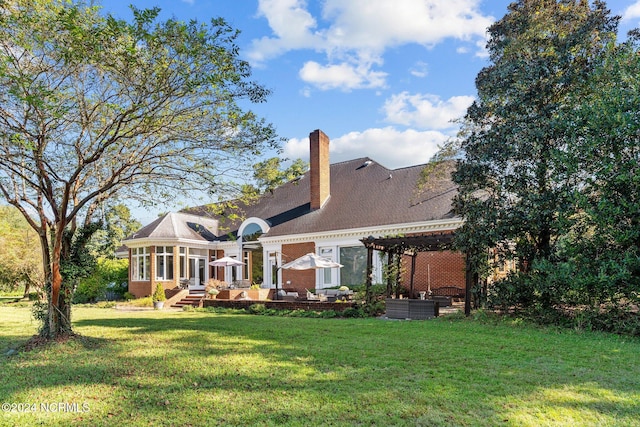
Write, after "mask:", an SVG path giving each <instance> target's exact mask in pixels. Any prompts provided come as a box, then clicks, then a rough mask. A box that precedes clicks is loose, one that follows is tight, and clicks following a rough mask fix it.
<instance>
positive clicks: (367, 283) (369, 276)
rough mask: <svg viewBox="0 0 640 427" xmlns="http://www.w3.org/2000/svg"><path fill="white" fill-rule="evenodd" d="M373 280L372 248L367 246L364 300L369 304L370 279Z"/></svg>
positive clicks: (370, 297) (370, 296) (370, 299)
mask: <svg viewBox="0 0 640 427" xmlns="http://www.w3.org/2000/svg"><path fill="white" fill-rule="evenodd" d="M372 280H373V248H372V247H368V248H367V278H366V280H365V287H364V289H365V301H366V302H367V304H371V301H372V300H373V298H372V295H371V281H372Z"/></svg>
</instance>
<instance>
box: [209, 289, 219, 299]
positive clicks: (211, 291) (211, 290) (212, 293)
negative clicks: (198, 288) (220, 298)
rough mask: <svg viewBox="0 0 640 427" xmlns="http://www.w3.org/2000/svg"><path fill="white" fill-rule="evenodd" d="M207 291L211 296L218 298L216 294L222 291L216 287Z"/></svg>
mask: <svg viewBox="0 0 640 427" xmlns="http://www.w3.org/2000/svg"><path fill="white" fill-rule="evenodd" d="M207 293H208V294H209V298H211V299H216V296H217V295H218V294H219V293H220V291H219V290H217V289H216V288H211V289H209V290H208V291H207Z"/></svg>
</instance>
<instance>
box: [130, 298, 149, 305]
mask: <svg viewBox="0 0 640 427" xmlns="http://www.w3.org/2000/svg"><path fill="white" fill-rule="evenodd" d="M127 304H128V305H132V306H134V307H152V306H153V301H152V300H151V297H144V298H138V299H133V300H131V301H129V302H128V303H127Z"/></svg>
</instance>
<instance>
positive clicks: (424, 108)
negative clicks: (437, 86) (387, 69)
mask: <svg viewBox="0 0 640 427" xmlns="http://www.w3.org/2000/svg"><path fill="white" fill-rule="evenodd" d="M473 100H474V98H473V97H472V96H453V97H451V98H449V99H447V100H442V99H441V98H440V97H439V96H437V95H430V94H414V95H411V94H409V93H408V92H401V93H399V94H396V95H393V96H391V97H390V98H388V99H387V100H386V101H385V103H384V106H383V107H382V109H383V111H384V113H385V115H386V117H385V121H387V122H389V123H393V124H399V125H404V126H416V127H419V128H423V129H427V128H429V129H451V128H453V127H457V125H456V124H455V123H453V122H452V121H453V120H455V119H458V118H460V117H462V116H464V114H465V112H466V111H467V108H468V107H469V106H470V105H471V103H472V102H473Z"/></svg>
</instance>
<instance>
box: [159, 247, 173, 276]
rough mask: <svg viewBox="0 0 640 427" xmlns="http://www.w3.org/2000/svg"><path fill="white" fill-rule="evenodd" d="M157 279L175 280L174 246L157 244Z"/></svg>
mask: <svg viewBox="0 0 640 427" xmlns="http://www.w3.org/2000/svg"><path fill="white" fill-rule="evenodd" d="M156 279H157V280H173V246H156Z"/></svg>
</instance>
